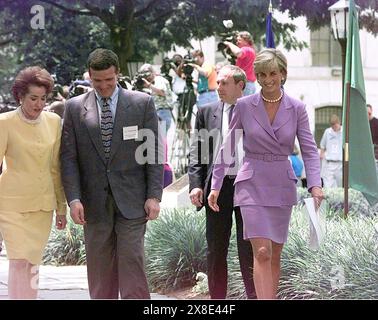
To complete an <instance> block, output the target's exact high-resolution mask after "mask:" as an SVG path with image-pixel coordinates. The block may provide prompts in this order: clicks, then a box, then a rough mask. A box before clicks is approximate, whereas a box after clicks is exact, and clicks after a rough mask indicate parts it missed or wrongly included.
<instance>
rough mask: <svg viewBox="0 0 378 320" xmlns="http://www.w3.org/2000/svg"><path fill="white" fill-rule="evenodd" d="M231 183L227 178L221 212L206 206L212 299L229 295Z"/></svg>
mask: <svg viewBox="0 0 378 320" xmlns="http://www.w3.org/2000/svg"><path fill="white" fill-rule="evenodd" d="M231 185H232V184H231V181H230V180H228V179H227V178H225V180H224V182H223V187H222V190H221V192H220V195H219V198H218V204H219V207H220V211H219V212H214V211H212V210H211V209H210V208H209V207H208V206H207V205H206V240H207V277H208V284H209V292H210V297H211V299H225V298H226V295H227V253H228V245H229V242H230V235H231V227H232V212H233V207H232V196H233V195H232V191H230V190H229V189H230V187H231Z"/></svg>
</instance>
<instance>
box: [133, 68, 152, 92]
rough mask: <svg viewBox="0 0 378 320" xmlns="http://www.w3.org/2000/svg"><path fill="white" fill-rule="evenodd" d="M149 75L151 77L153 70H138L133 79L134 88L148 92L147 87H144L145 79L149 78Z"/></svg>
mask: <svg viewBox="0 0 378 320" xmlns="http://www.w3.org/2000/svg"><path fill="white" fill-rule="evenodd" d="M149 77H151V72H149V71H144V72H137V73H136V74H135V76H134V79H133V80H132V81H131V84H132V86H133V90H138V91H143V92H146V90H145V87H144V86H145V82H144V80H143V79H146V80H148V78H149Z"/></svg>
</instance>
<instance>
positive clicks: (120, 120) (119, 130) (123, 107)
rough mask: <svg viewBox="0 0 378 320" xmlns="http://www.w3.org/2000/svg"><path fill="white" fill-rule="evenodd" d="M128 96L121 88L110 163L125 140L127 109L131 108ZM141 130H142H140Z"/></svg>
mask: <svg viewBox="0 0 378 320" xmlns="http://www.w3.org/2000/svg"><path fill="white" fill-rule="evenodd" d="M127 100H128V99H127V96H126V94H125V92H124V90H123V89H122V88H119V94H118V102H117V110H116V115H115V119H114V127H113V137H112V145H111V149H110V155H109V162H110V161H111V160H112V158H113V156H114V155H115V153H116V151H117V149H118V147H119V146H120V144H121V142H122V140H123V127H124V125H125V124H126V122H127V108H128V107H129V106H130V105H129V104H128V101H127ZM138 129H140V128H138Z"/></svg>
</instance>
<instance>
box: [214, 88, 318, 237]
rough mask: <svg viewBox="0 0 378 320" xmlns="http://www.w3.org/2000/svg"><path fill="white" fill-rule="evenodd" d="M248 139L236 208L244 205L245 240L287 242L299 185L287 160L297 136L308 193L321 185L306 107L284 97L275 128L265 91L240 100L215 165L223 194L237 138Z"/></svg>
mask: <svg viewBox="0 0 378 320" xmlns="http://www.w3.org/2000/svg"><path fill="white" fill-rule="evenodd" d="M240 134H242V135H243V149H244V153H245V156H244V159H243V164H242V166H241V168H240V169H239V171H238V173H237V176H236V179H235V195H234V204H235V206H240V209H241V213H242V216H243V224H244V239H251V238H267V239H270V240H272V241H274V242H276V243H285V242H286V241H287V235H288V229H289V222H290V216H291V209H292V206H293V205H295V204H296V203H297V191H296V182H297V178H296V176H295V174H294V171H293V169H292V166H291V164H290V161H289V160H288V156H289V155H290V154H291V153H292V151H293V149H294V141H295V137H297V138H298V141H299V144H300V148H301V153H302V158H303V161H304V165H305V170H306V178H307V183H308V189H309V190H310V189H311V188H312V187H314V186H319V187H320V186H321V180H320V159H319V154H318V149H317V146H316V143H315V141H314V137H313V135H312V133H311V131H310V127H309V121H308V116H307V112H306V109H305V105H304V104H303V103H302V102H300V101H298V100H296V99H293V98H291V97H289V96H288V95H287V94H286V93H284V95H283V97H282V100H281V103H280V106H279V109H278V111H277V114H276V116H275V119H274V121H273V123H272V124H271V123H270V121H269V118H268V114H267V112H266V110H265V107H264V104H263V100H262V98H261V94H260V93H256V94H253V95H250V96H246V97H243V98H240V99H239V100H238V102H237V104H236V106H235V109H234V112H233V116H232V119H231V123H230V130H229V132H228V134H227V136H226V138H225V140H224V143H223V145H222V147H221V150H220V152H219V154H218V157H217V159H216V161H215V164H214V168H213V175H212V183H211V189H212V190H220V189H221V187H222V183H223V178H224V176H225V175H226V174H228V172H229V167H230V164H231V163H232V162H233V160H232V159H233V156H232V154H233V153H234V150H235V139H236V138H235V137H237V136H238V135H240Z"/></svg>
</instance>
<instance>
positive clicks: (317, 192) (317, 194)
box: [311, 187, 324, 209]
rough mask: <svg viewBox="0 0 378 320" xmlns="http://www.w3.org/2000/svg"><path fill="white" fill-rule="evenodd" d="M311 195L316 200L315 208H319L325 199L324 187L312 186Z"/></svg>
mask: <svg viewBox="0 0 378 320" xmlns="http://www.w3.org/2000/svg"><path fill="white" fill-rule="evenodd" d="M311 195H312V197H313V198H314V201H315V208H316V209H318V208H319V207H320V204H321V203H322V200H323V199H324V194H323V189H322V188H320V187H312V188H311Z"/></svg>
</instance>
